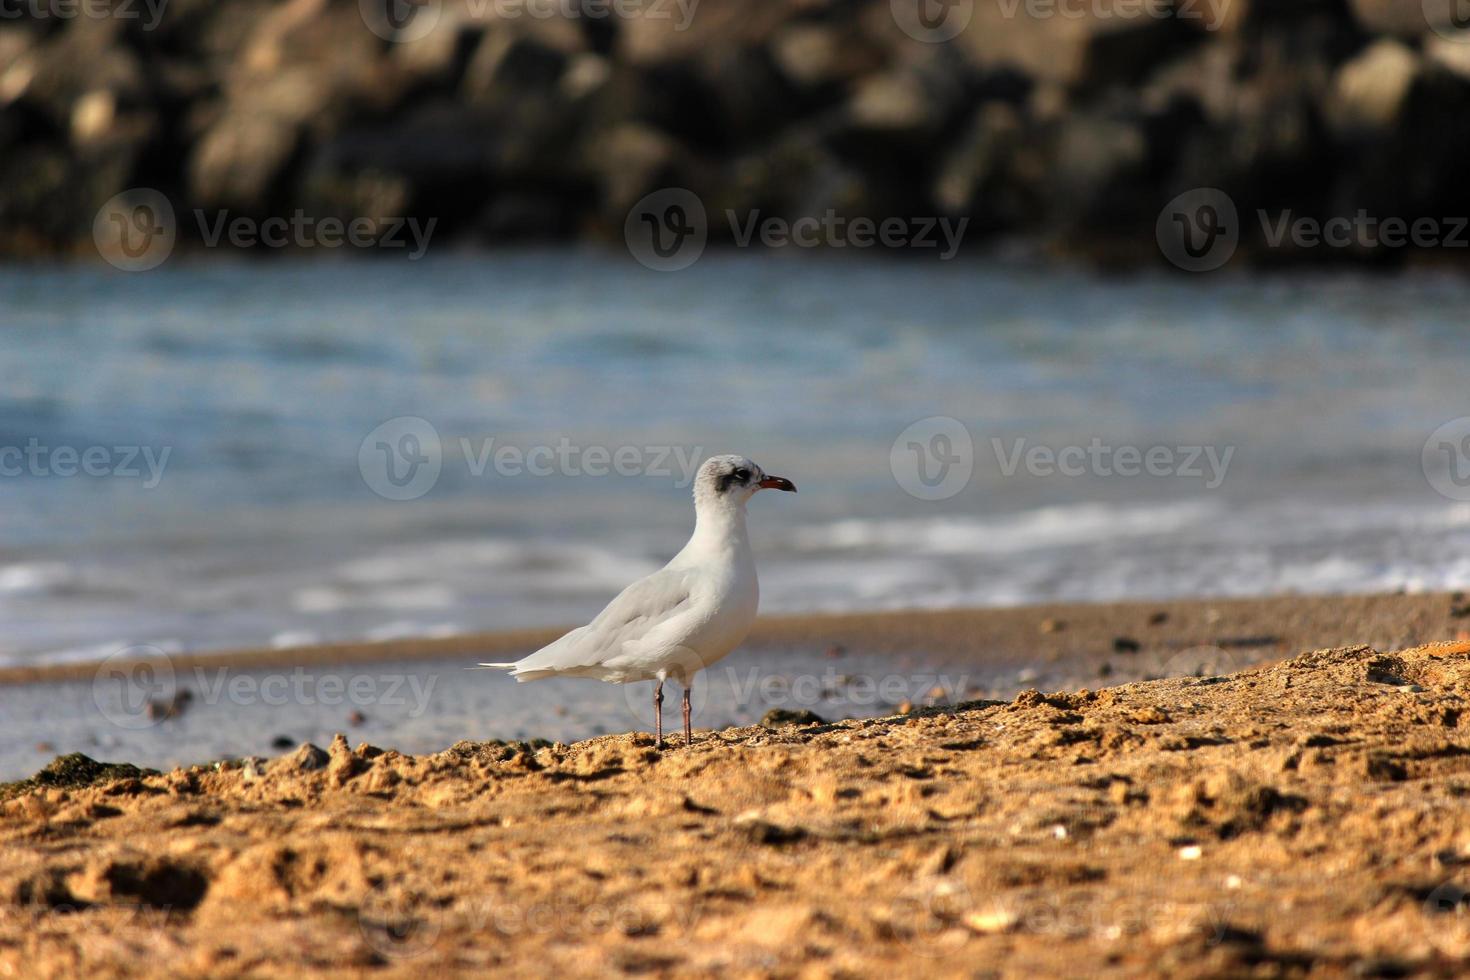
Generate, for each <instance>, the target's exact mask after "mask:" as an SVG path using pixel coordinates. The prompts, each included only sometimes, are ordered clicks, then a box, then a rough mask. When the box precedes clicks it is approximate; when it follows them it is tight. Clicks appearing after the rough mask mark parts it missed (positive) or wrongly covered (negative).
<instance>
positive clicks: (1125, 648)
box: [1113, 636, 1143, 653]
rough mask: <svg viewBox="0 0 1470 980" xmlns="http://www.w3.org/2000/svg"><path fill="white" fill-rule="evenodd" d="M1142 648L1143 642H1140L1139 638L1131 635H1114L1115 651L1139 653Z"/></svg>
mask: <svg viewBox="0 0 1470 980" xmlns="http://www.w3.org/2000/svg"><path fill="white" fill-rule="evenodd" d="M1142 649H1143V644H1141V643H1139V642H1138V641H1137V640H1135V639H1134V638H1133V637H1131V636H1115V637H1113V652H1114V653H1137V652H1138V651H1140V650H1142Z"/></svg>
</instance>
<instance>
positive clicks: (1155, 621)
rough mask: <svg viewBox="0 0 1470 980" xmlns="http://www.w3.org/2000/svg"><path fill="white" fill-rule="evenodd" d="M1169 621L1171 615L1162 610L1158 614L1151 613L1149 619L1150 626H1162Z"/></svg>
mask: <svg viewBox="0 0 1470 980" xmlns="http://www.w3.org/2000/svg"><path fill="white" fill-rule="evenodd" d="M1168 621H1169V614H1168V613H1166V612H1164V611H1163V610H1162V609H1161V610H1159V611H1158V612H1156V613H1151V614H1150V615H1149V617H1148V624H1149V625H1150V626H1162V625H1164V624H1165V623H1167V622H1168Z"/></svg>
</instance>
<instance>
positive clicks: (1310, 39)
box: [0, 0, 1470, 263]
mask: <svg viewBox="0 0 1470 980" xmlns="http://www.w3.org/2000/svg"><path fill="white" fill-rule="evenodd" d="M375 2H376V3H382V2H384V0H363V2H362V3H358V2H352V0H288V2H284V3H282V2H268V0H152V5H150V4H149V3H146V2H145V0H118V2H113V3H107V2H104V0H89V2H86V3H84V2H83V0H0V12H3V14H4V17H3V19H0V252H3V253H4V254H9V255H12V256H17V255H18V256H26V255H37V254H54V253H64V252H71V251H76V252H79V253H80V252H82V251H86V250H90V249H91V248H92V245H91V228H92V222H93V219H94V217H95V215H96V214H97V211H98V208H99V207H100V206H101V205H102V204H103V203H104V202H105V201H107V200H108V199H109V198H110V197H111V196H113V195H115V194H117V193H118V192H120V191H122V190H124V189H128V188H134V187H149V188H154V189H157V190H159V191H161V192H163V193H164V194H165V195H166V196H167V197H168V198H169V199H170V200H171V201H172V202H173V203H174V205H175V207H176V209H178V210H179V212H180V215H181V219H180V222H179V226H180V227H179V235H180V241H181V243H182V244H183V245H185V246H187V245H188V244H190V243H191V242H192V243H193V244H195V245H197V244H198V241H199V238H200V231H199V228H198V226H197V223H196V222H195V221H192V220H188V219H187V218H186V217H184V216H185V215H187V214H190V213H192V211H193V210H194V209H201V208H202V209H207V210H209V211H210V212H211V213H217V212H218V211H219V210H221V209H228V210H229V211H230V213H231V214H238V215H243V216H249V217H253V218H257V219H258V218H264V217H268V216H272V215H290V214H291V213H293V212H294V211H296V210H298V209H300V210H304V211H306V212H307V213H309V214H311V215H314V216H317V217H322V216H326V215H337V216H340V217H342V218H344V219H350V218H352V217H357V216H368V217H373V216H418V217H420V218H424V219H427V218H430V217H433V218H437V219H438V225H437V228H436V235H438V236H439V238H440V239H441V240H443V241H460V242H464V243H471V244H477V245H502V244H510V243H525V242H536V241H553V240H554V241H561V240H569V239H604V240H617V239H619V238H620V236H621V234H622V228H623V222H624V219H625V217H626V215H627V213H628V210H629V208H630V206H632V205H633V204H634V203H635V202H636V201H637V200H638V199H639V198H640V197H642V196H643V195H645V194H647V193H649V192H651V191H653V190H656V189H659V188H662V187H668V186H680V187H686V188H689V189H691V190H693V191H694V192H695V193H697V194H698V195H699V196H700V197H701V199H702V200H703V201H704V202H705V205H706V207H707V208H709V209H710V212H711V214H722V213H723V212H724V211H725V210H727V209H733V210H734V211H735V212H737V213H742V214H744V213H748V212H750V211H751V210H754V209H759V210H760V211H761V212H762V214H765V215H779V216H784V217H787V218H796V217H800V216H803V215H821V214H823V213H825V212H826V211H827V210H828V209H832V210H834V211H835V212H836V213H837V214H839V215H848V216H856V215H865V216H869V217H875V218H881V217H884V216H888V215H901V216H919V215H937V216H950V217H954V218H959V217H966V218H969V219H970V225H969V230H968V232H967V235H966V244H967V245H969V246H975V245H979V246H985V245H994V244H997V243H1009V242H1024V243H1028V244H1029V245H1034V246H1039V247H1041V248H1044V249H1045V250H1047V251H1051V252H1058V253H1065V254H1071V255H1082V256H1090V257H1093V258H1097V259H1100V260H1105V261H1108V262H1121V263H1131V262H1151V263H1157V262H1159V261H1161V260H1160V259H1159V256H1158V251H1157V248H1156V247H1155V244H1154V226H1155V221H1156V219H1157V218H1158V215H1159V212H1160V208H1161V207H1163V206H1164V204H1165V203H1166V202H1167V201H1169V200H1170V199H1171V198H1172V197H1174V196H1175V195H1176V194H1179V193H1181V192H1183V191H1186V190H1189V189H1191V188H1196V187H1217V188H1220V189H1222V190H1224V191H1226V192H1227V193H1228V194H1230V195H1231V196H1232V197H1233V198H1234V200H1235V201H1236V202H1237V204H1238V205H1239V206H1240V208H1241V211H1242V214H1254V213H1255V212H1256V211H1257V210H1258V209H1265V210H1267V211H1269V212H1272V213H1273V214H1274V213H1279V212H1280V211H1282V210H1285V209H1290V210H1291V211H1292V213H1293V214H1294V215H1296V216H1303V217H1311V218H1315V219H1318V220H1326V219H1329V218H1331V217H1334V216H1345V217H1351V216H1353V215H1354V214H1355V213H1357V212H1358V211H1359V209H1367V210H1368V211H1369V212H1370V213H1372V214H1374V215H1377V216H1389V215H1392V216H1397V217H1401V218H1404V219H1406V220H1410V221H1412V220H1413V219H1414V218H1416V217H1420V216H1428V217H1433V218H1435V219H1436V220H1443V219H1445V218H1446V217H1448V216H1453V215H1466V214H1470V181H1467V179H1466V169H1465V164H1466V161H1467V160H1470V34H1467V35H1465V36H1463V37H1462V36H1460V35H1459V33H1458V32H1457V30H1456V29H1455V14H1456V11H1455V10H1454V9H1453V6H1452V4H1453V3H1455V2H1459V3H1460V4H1461V6H1462V7H1463V6H1465V4H1464V2H1463V0H1443V2H1442V3H1441V2H1440V0H1425V2H1423V3H1421V2H1420V0H1356V2H1353V3H1348V2H1345V0H1176V2H1173V3H1170V2H1166V0H1157V2H1155V3H1153V4H1152V5H1150V3H1147V2H1145V0H1060V2H1056V0H956V2H954V3H951V4H949V5H948V6H944V5H941V4H939V3H937V2H935V0H893V2H890V0H698V2H696V0H685V2H684V4H683V5H680V4H679V3H677V2H676V0H646V3H644V4H643V5H642V6H641V7H635V6H633V5H632V4H631V2H630V3H627V4H625V5H623V6H621V7H620V8H616V9H621V10H623V11H624V12H625V13H624V15H622V16H619V15H617V14H616V13H612V14H610V15H608V16H592V15H591V14H592V13H593V12H596V11H604V12H606V11H609V9H610V8H609V7H608V6H606V5H602V4H600V0H582V2H580V3H575V2H573V3H569V2H568V0H545V2H543V5H542V6H540V7H537V6H536V2H537V0H528V2H527V3H525V4H522V3H517V2H514V0H501V2H499V3H497V2H495V0H478V2H475V0H429V2H427V3H425V4H423V5H421V6H419V7H418V8H417V9H410V8H408V7H406V6H402V0H386V2H389V3H393V4H395V5H399V9H396V10H395V9H393V8H382V9H376V10H375ZM160 3H161V6H159V4H160ZM919 3H924V4H931V5H932V6H931V7H926V8H924V9H922V10H921V9H919V8H918V7H917V4H919ZM906 4H907V6H906ZM385 13H386V14H393V15H394V16H393V17H387V16H384V14H385ZM1459 13H1460V14H1462V15H1464V14H1467V13H1470V11H1464V10H1462V11H1460V12H1459ZM569 14H570V16H569ZM921 15H922V16H921ZM944 18H951V19H950V20H944ZM1464 19H1465V18H1464V17H1463V16H1462V17H1461V20H1462V22H1463V20H1464ZM961 22H962V23H963V26H962V27H961V28H960V29H958V32H957V33H954V36H953V37H951V38H949V39H947V40H940V38H942V37H945V36H947V35H948V34H950V33H952V32H953V31H954V29H955V27H956V25H959V24H960V23H961ZM923 23H929V24H930V25H931V26H932V25H935V24H939V27H937V28H936V29H935V30H934V31H933V32H929V33H926V30H925V29H924V28H923V27H922V24H923ZM394 24H397V25H398V26H397V28H394V27H393V25H394ZM380 35H385V36H380ZM915 35H917V36H915ZM1242 227H1243V236H1244V238H1243V245H1244V246H1245V249H1246V254H1248V255H1253V256H1256V257H1259V258H1261V259H1263V260H1264V259H1269V260H1270V261H1273V262H1290V261H1292V259H1293V257H1294V253H1293V250H1292V249H1291V248H1289V247H1287V248H1274V249H1270V250H1266V249H1262V248H1256V249H1254V250H1252V246H1253V245H1259V244H1260V243H1259V242H1258V241H1255V239H1258V238H1259V237H1260V236H1261V234H1262V229H1261V227H1260V223H1259V222H1253V221H1249V220H1247V221H1243V222H1242ZM710 235H711V239H712V241H714V242H716V243H718V242H720V241H721V240H728V239H729V238H730V236H731V229H730V228H729V225H728V223H727V222H724V221H721V220H711V222H710ZM1464 251H1465V250H1463V249H1462V250H1458V251H1457V250H1453V249H1438V250H1435V255H1436V256H1438V257H1439V259H1440V260H1442V261H1443V260H1446V259H1448V260H1449V261H1463V253H1464ZM1403 254H1404V252H1403V250H1397V249H1382V248H1379V249H1352V248H1348V249H1340V248H1334V249H1313V250H1311V251H1310V255H1311V256H1312V257H1313V260H1315V261H1342V260H1344V259H1347V260H1353V259H1357V260H1363V261H1370V260H1371V261H1383V262H1396V261H1401V260H1402V258H1403Z"/></svg>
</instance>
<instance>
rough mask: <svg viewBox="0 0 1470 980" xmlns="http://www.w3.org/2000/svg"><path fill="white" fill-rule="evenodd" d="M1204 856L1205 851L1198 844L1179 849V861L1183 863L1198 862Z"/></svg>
mask: <svg viewBox="0 0 1470 980" xmlns="http://www.w3.org/2000/svg"><path fill="white" fill-rule="evenodd" d="M1204 856H1205V849H1204V848H1202V847H1200V846H1199V845H1198V844H1189V845H1187V846H1185V847H1181V848H1179V860H1181V861H1198V860H1199V859H1200V858H1202V857H1204Z"/></svg>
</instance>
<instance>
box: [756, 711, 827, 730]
mask: <svg viewBox="0 0 1470 980" xmlns="http://www.w3.org/2000/svg"><path fill="white" fill-rule="evenodd" d="M760 723H761V727H762V728H784V727H786V726H787V725H825V724H827V721H826V719H824V718H823V717H822V716H821V715H818V714H816V713H815V712H812V711H805V710H802V711H792V710H790V709H789V708H772V709H771V710H770V711H767V712H766V713H765V715H764V716H762V717H761V722H760Z"/></svg>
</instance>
